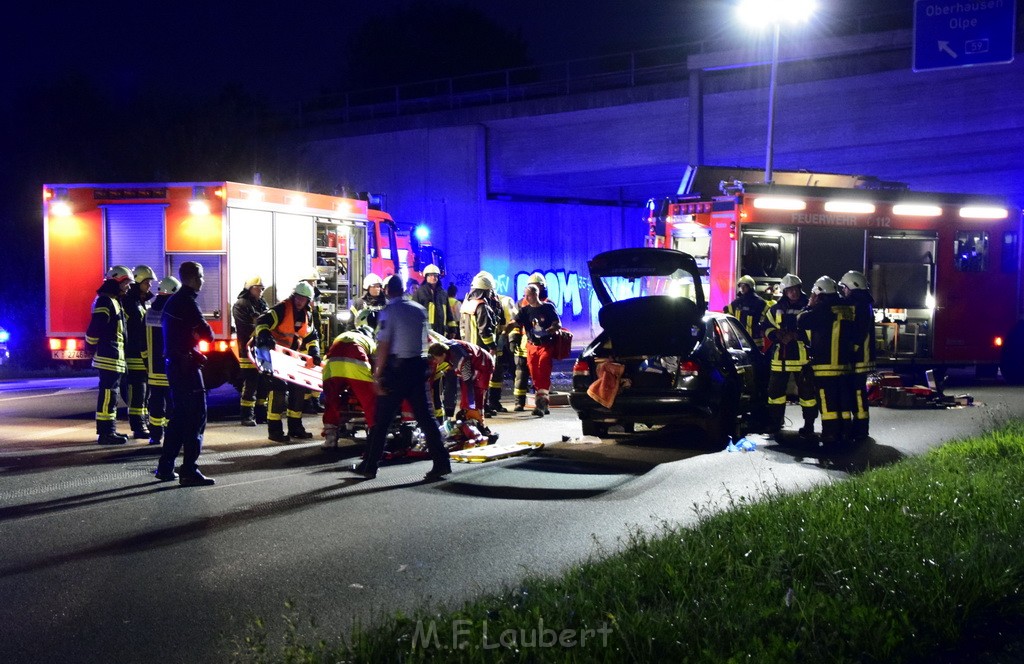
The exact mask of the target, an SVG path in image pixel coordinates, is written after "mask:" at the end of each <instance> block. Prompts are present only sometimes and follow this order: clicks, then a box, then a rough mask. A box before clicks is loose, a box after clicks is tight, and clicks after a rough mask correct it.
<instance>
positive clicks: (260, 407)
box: [254, 402, 267, 424]
mask: <svg viewBox="0 0 1024 664" xmlns="http://www.w3.org/2000/svg"><path fill="white" fill-rule="evenodd" d="M254 419H255V420H256V424H266V423H267V404H266V402H263V403H258V404H256V409H255V415H254Z"/></svg>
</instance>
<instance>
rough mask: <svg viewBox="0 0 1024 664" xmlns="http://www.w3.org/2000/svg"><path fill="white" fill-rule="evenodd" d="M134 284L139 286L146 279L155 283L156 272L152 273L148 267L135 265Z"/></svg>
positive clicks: (151, 269)
mask: <svg viewBox="0 0 1024 664" xmlns="http://www.w3.org/2000/svg"><path fill="white" fill-rule="evenodd" d="M134 274H135V283H137V284H141V283H142V282H143V281H145V280H146V279H151V280H153V281H156V272H154V271H153V268H151V267H150V266H148V265H136V266H135V271H134Z"/></svg>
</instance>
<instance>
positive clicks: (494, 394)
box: [484, 387, 508, 417]
mask: <svg viewBox="0 0 1024 664" xmlns="http://www.w3.org/2000/svg"><path fill="white" fill-rule="evenodd" d="M507 412H508V408H505V407H504V406H502V405H501V388H500V387H491V388H488V389H487V409H486V412H485V413H484V414H485V415H487V416H488V417H492V416H494V415H497V414H498V413H507Z"/></svg>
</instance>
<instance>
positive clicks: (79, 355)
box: [50, 350, 92, 360]
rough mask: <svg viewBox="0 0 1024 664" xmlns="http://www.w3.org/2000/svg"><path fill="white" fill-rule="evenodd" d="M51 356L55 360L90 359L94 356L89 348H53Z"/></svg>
mask: <svg viewBox="0 0 1024 664" xmlns="http://www.w3.org/2000/svg"><path fill="white" fill-rule="evenodd" d="M50 356H51V357H52V358H53V359H55V360H88V359H89V358H90V357H92V355H90V354H89V351H87V350H51V351H50Z"/></svg>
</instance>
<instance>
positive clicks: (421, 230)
mask: <svg viewBox="0 0 1024 664" xmlns="http://www.w3.org/2000/svg"><path fill="white" fill-rule="evenodd" d="M414 232H415V234H416V239H417V240H419V241H420V242H426V241H427V240H429V239H430V229H429V228H427V227H426V226H424V225H423V224H420V225H419V226H417V227H416V230H415V231H414Z"/></svg>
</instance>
